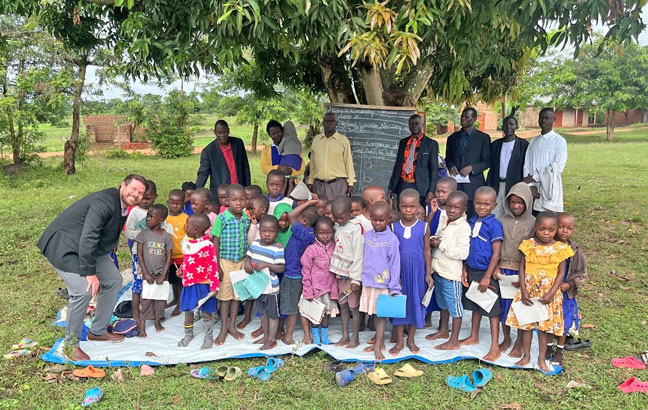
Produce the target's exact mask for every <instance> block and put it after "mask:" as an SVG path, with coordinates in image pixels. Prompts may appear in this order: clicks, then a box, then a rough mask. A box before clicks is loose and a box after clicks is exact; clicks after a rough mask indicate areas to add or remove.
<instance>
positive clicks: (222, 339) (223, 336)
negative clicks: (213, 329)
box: [214, 330, 227, 346]
mask: <svg viewBox="0 0 648 410" xmlns="http://www.w3.org/2000/svg"><path fill="white" fill-rule="evenodd" d="M226 338H227V331H223V330H221V332H220V333H219V334H218V336H217V337H216V340H214V344H215V345H216V346H220V345H222V344H225V339H226Z"/></svg>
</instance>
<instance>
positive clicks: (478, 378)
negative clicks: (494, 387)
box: [473, 369, 493, 387]
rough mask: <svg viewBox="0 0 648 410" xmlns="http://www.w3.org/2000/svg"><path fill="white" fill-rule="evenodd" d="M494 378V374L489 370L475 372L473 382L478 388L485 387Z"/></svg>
mask: <svg viewBox="0 0 648 410" xmlns="http://www.w3.org/2000/svg"><path fill="white" fill-rule="evenodd" d="M492 378H493V372H491V371H490V370H488V369H479V370H475V371H474V372H473V381H474V382H475V386H476V387H484V386H486V383H488V382H489V381H490V380H491V379H492Z"/></svg>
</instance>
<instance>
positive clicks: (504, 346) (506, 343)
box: [497, 339, 511, 353]
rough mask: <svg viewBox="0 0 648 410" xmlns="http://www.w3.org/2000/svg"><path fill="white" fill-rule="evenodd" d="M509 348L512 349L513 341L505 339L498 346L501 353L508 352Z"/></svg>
mask: <svg viewBox="0 0 648 410" xmlns="http://www.w3.org/2000/svg"><path fill="white" fill-rule="evenodd" d="M509 347H511V339H504V341H503V342H502V343H500V344H499V346H497V348H498V349H499V351H500V352H501V353H504V352H506V351H507V350H508V348H509Z"/></svg>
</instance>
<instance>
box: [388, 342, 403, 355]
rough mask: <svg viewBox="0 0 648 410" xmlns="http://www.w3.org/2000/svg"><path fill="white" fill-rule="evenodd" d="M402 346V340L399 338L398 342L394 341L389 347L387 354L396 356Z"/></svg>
mask: <svg viewBox="0 0 648 410" xmlns="http://www.w3.org/2000/svg"><path fill="white" fill-rule="evenodd" d="M403 347H404V346H403V341H402V340H401V341H400V342H398V343H396V346H394V347H392V348H391V349H389V354H390V355H392V356H398V354H399V353H400V352H401V350H403Z"/></svg>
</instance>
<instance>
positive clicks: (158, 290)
mask: <svg viewBox="0 0 648 410" xmlns="http://www.w3.org/2000/svg"><path fill="white" fill-rule="evenodd" d="M141 297H142V299H148V300H163V301H165V302H166V301H167V300H168V299H169V282H167V281H166V280H165V281H164V282H162V283H161V284H159V285H158V284H157V283H155V282H153V284H149V283H148V282H147V281H144V282H143V283H142V296H141Z"/></svg>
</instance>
